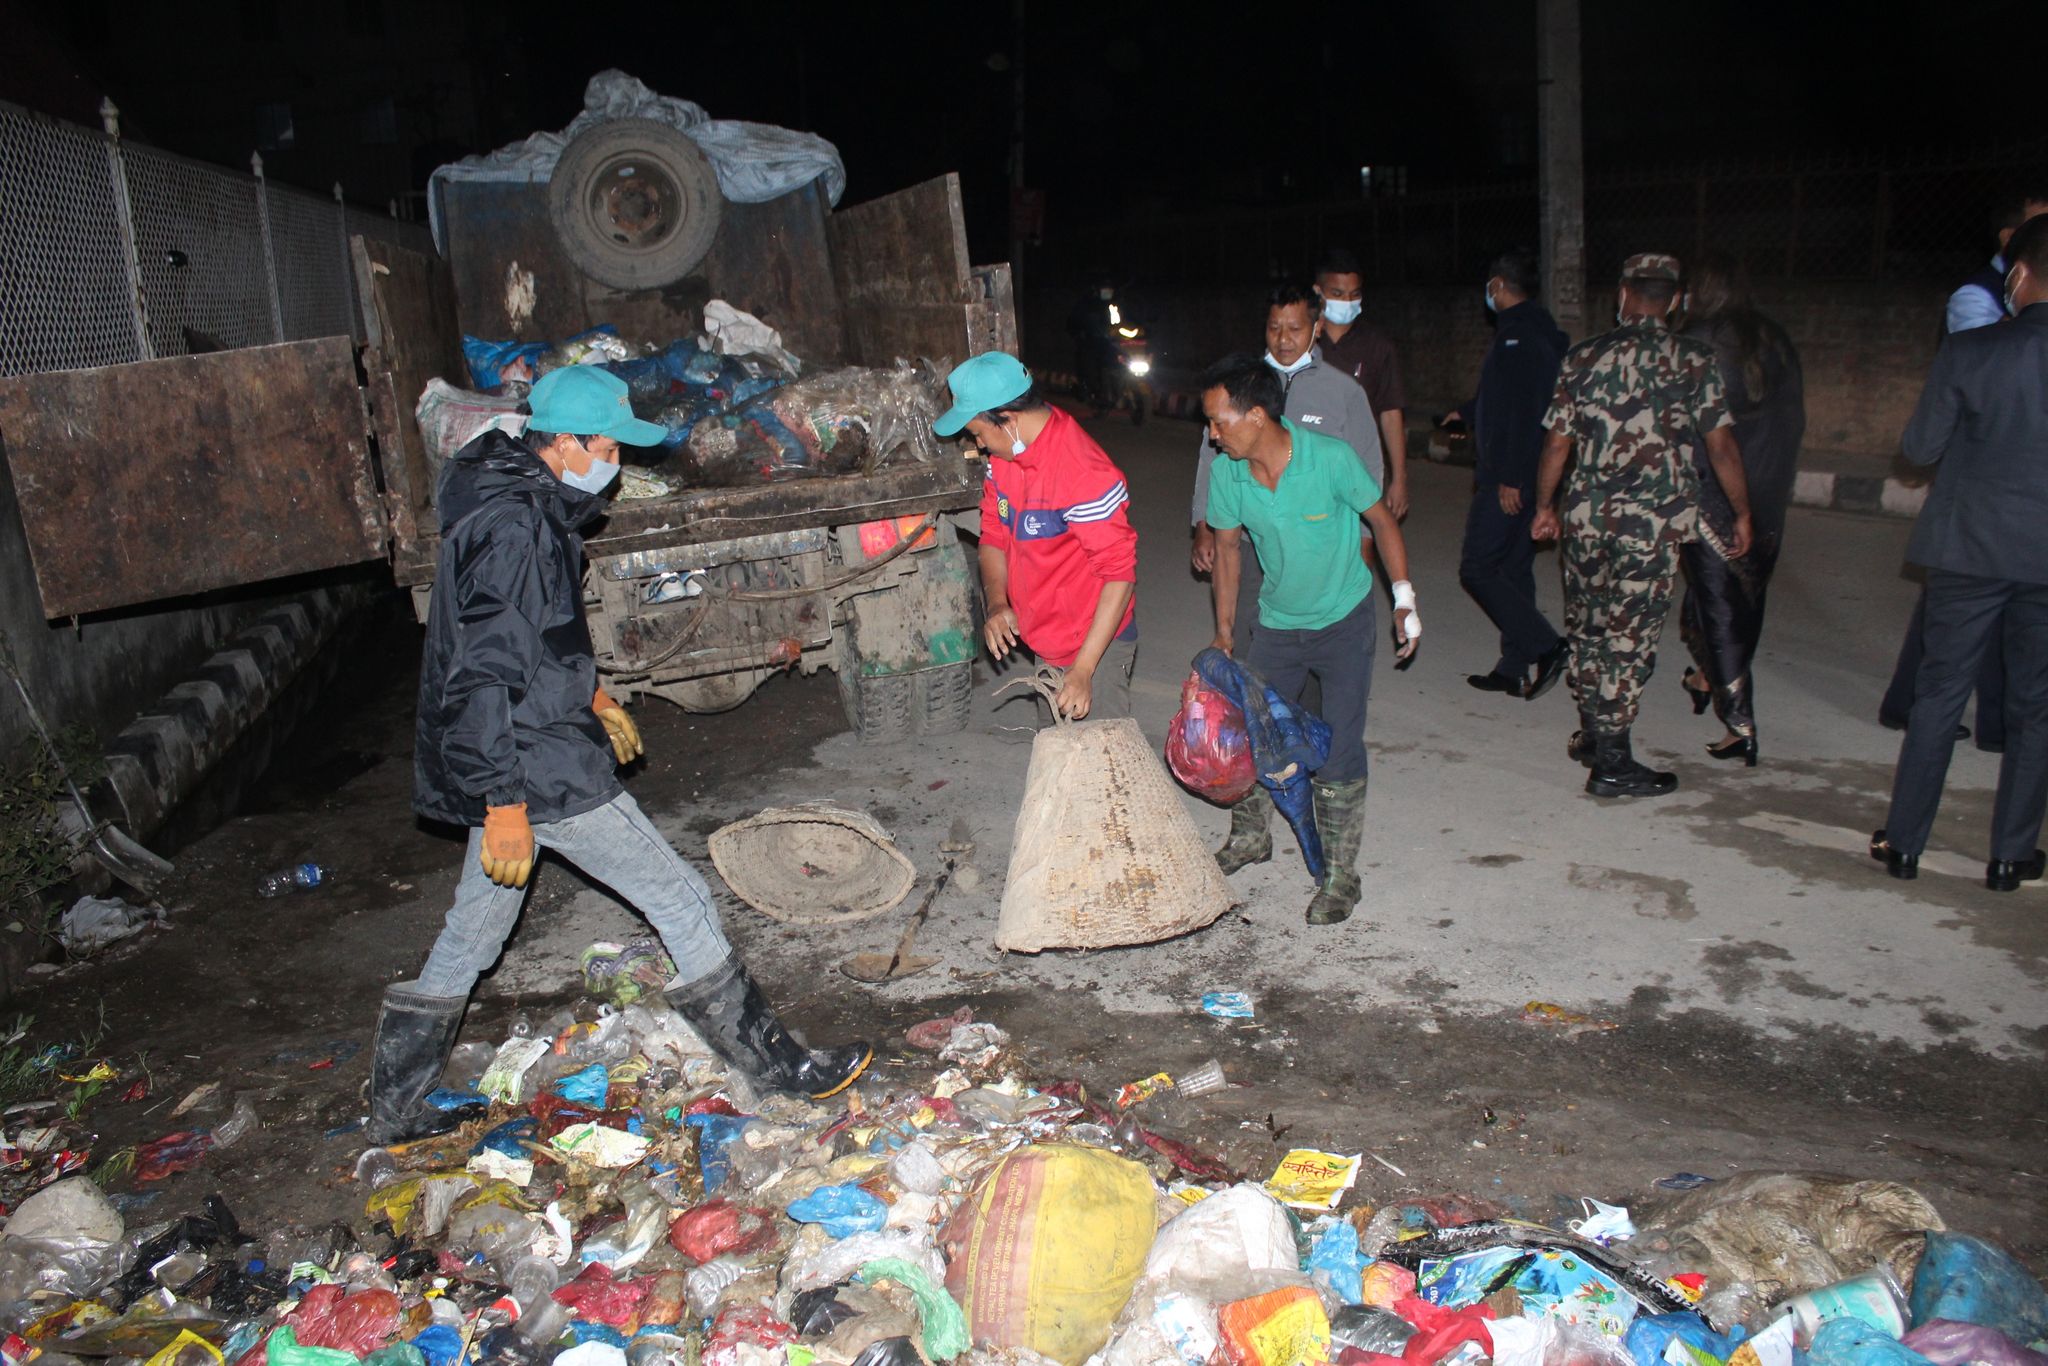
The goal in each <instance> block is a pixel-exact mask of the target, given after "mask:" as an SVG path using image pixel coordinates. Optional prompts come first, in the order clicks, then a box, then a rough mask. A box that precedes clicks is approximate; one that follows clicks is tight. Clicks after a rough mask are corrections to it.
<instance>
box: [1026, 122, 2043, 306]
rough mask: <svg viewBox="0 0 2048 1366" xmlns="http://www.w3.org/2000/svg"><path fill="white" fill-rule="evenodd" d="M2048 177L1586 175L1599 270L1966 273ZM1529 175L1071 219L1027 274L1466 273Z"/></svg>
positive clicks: (1523, 193)
mask: <svg viewBox="0 0 2048 1366" xmlns="http://www.w3.org/2000/svg"><path fill="white" fill-rule="evenodd" d="M2044 178H2048V141H2041V142H2036V143H2033V144H2030V145H2027V146H2022V147H2018V148H2007V149H2003V150H2000V151H1996V152H1989V153H1985V154H1983V155H1981V156H1977V157H1973V158H1966V159H1959V160H1949V161H1923V162H1909V161H1902V160H1893V161H1884V162H1854V163H1845V162H1832V163H1806V164H1800V165H1790V164H1787V165H1769V166H1762V165H1747V166H1719V167H1710V168H1702V169H1694V170H1679V169H1656V170H1649V171H1640V172H1624V171H1616V172H1596V173H1594V174H1591V175H1589V176H1588V178H1587V182H1586V198H1585V218H1586V269H1587V273H1588V274H1589V275H1590V276H1591V277H1592V278H1593V279H1594V280H1595V281H1598V280H1600V279H1602V278H1605V277H1606V276H1607V275H1608V274H1609V273H1610V272H1612V271H1614V270H1615V269H1616V268H1618V267H1619V266H1620V264H1621V262H1622V260H1623V258H1625V257H1626V256H1628V255H1629V254H1630V253H1633V252H1638V251H1670V252H1675V253H1677V254H1678V255H1679V256H1681V257H1684V256H1687V255H1698V254H1699V253H1700V252H1701V251H1702V250H1703V249H1706V248H1715V249H1718V250H1721V251H1725V252H1728V253H1730V254H1732V255H1733V256H1735V257H1736V258H1737V259H1738V260H1740V261H1741V262H1742V263H1743V264H1744V265H1745V266H1747V267H1748V269H1749V271H1750V273H1751V274H1752V275H1754V276H1756V277H1757V278H1759V279H1767V280H1843V279H1860V280H1947V279H1952V278H1954V279H1959V278H1961V277H1962V276H1964V275H1967V274H1968V273H1969V272H1970V271H1972V270H1974V269H1976V268H1977V267H1978V266H1981V265H1982V264H1984V262H1985V261H1986V260H1987V259H1988V258H1989V257H1990V255H1991V252H1992V249H1993V246H1994V243H1993V239H1992V235H1991V222H1990V220H1991V215H1992V212H1993V210H1994V206H1995V205H1996V204H1997V203H1998V202H1999V200H2000V199H2001V198H2002V197H2003V196H2004V195H2006V194H2008V193H2010V192H2011V191H2012V190H2014V189H2015V188H2024V187H2027V186H2036V185H2038V184H2039V182H2040V181H2041V180H2042V179H2044ZM1539 217H1540V215H1539V209H1538V197H1537V187H1536V184H1535V182H1534V181H1520V182H1500V183H1492V184H1483V185H1469V186H1452V187H1443V188H1435V189H1427V190H1419V191H1416V192H1413V193H1408V194H1399V195H1376V196H1373V197H1370V198H1361V199H1356V200H1351V201H1345V202H1337V203H1324V204H1306V205H1287V206H1281V207H1270V208H1226V209H1214V210H1206V211H1203V212H1200V213H1185V214H1172V215H1163V216H1159V217H1154V218H1148V219H1142V220H1137V221H1129V222H1121V223H1117V224H1115V225H1103V226H1098V227H1088V228H1077V229H1073V230H1069V231H1060V230H1058V229H1057V227H1056V228H1055V231H1054V233H1053V234H1051V235H1050V236H1049V238H1048V240H1047V241H1046V242H1045V243H1044V244H1043V245H1042V246H1040V247H1038V248H1035V249H1034V250H1033V251H1032V252H1031V254H1030V255H1029V256H1027V258H1026V260H1027V265H1028V268H1027V272H1026V273H1027V277H1029V276H1030V275H1032V274H1036V276H1037V277H1038V278H1039V279H1041V280H1043V281H1044V282H1045V283H1046V284H1047V285H1049V286H1050V285H1059V286H1062V287H1064V286H1070V285H1072V286H1079V285H1084V284H1087V283H1089V282H1090V281H1091V280H1092V279H1093V278H1096V277H1101V276H1108V277H1110V278H1112V279H1115V280H1118V281H1120V282H1130V283H1136V284H1141V285H1145V286H1152V287H1166V288H1172V287H1177V286H1200V285H1211V284H1222V283H1226V282H1242V281H1246V280H1252V281H1262V280H1269V279H1277V278H1282V277H1285V276H1290V275H1297V274H1301V273H1305V272H1306V271H1308V270H1309V269H1311V268H1312V267H1313V265H1314V263H1315V262H1316V261H1317V260H1318V259H1319V258H1320V257H1321V256H1322V254H1323V253H1324V252H1325V251H1327V250H1329V249H1331V248H1338V247H1341V248H1344V249H1346V250H1349V251H1351V252H1352V253H1353V254H1354V255H1356V256H1357V257H1358V259H1359V262H1360V264H1361V266H1362V267H1363V269H1364V270H1365V271H1366V273H1367V276H1368V279H1369V280H1371V281H1372V282H1373V283H1374V284H1375V285H1401V284H1414V285H1428V284H1453V283H1467V282H1470V281H1474V280H1477V279H1480V278H1481V277H1482V276H1483V274H1484V271H1485V269H1486V265H1487V262H1488V261H1489V259H1490V258H1491V257H1492V256H1493V255H1494V254H1495V253H1497V252H1499V251H1501V250H1502V249H1504V248H1507V247H1511V246H1517V245H1520V246H1529V247H1534V246H1535V244H1536V242H1537V240H1538V228H1539Z"/></svg>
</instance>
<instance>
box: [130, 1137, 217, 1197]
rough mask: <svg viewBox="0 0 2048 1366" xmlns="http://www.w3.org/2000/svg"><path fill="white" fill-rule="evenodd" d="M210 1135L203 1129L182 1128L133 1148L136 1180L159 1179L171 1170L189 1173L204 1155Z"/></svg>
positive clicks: (170, 1172)
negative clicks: (152, 1141)
mask: <svg viewBox="0 0 2048 1366" xmlns="http://www.w3.org/2000/svg"><path fill="white" fill-rule="evenodd" d="M212 1146H213V1136H212V1135H211V1134H209V1133H207V1132H206V1131H205V1130H203V1129H181V1130H179V1131H178V1132H177V1133H175V1134H165V1135H164V1136H163V1137H162V1138H159V1139H157V1140H156V1141H155V1142H154V1143H145V1144H143V1145H142V1146H141V1147H140V1148H137V1149H136V1150H135V1180H136V1182H137V1183H138V1184H140V1183H141V1182H144V1181H161V1180H163V1179H164V1178H165V1177H166V1176H169V1175H171V1174H172V1173H173V1172H189V1171H191V1170H192V1169H193V1168H194V1167H196V1166H198V1165H199V1164H200V1163H201V1162H202V1161H204V1160H205V1158H206V1150H207V1149H208V1148H211V1147H212Z"/></svg>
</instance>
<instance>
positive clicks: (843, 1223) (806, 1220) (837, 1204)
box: [789, 1186, 889, 1238]
mask: <svg viewBox="0 0 2048 1366" xmlns="http://www.w3.org/2000/svg"><path fill="white" fill-rule="evenodd" d="M789 1217H790V1218H792V1219H794V1220H796V1221H797V1222H798V1223H799V1224H816V1225H818V1226H819V1227H821V1228H823V1229H824V1230H825V1232H827V1233H829V1234H831V1235H832V1236H833V1237H834V1238H850V1237H852V1236H853V1235H854V1234H856V1233H873V1232H875V1231H876V1230H877V1229H879V1228H881V1227H882V1225H883V1224H885V1223H887V1222H888V1221H889V1207H888V1206H887V1205H885V1204H883V1203H882V1202H881V1201H880V1200H878V1199H876V1198H875V1197H874V1196H872V1195H870V1194H868V1193H867V1192H866V1191H864V1190H862V1189H861V1188H860V1187H859V1186H820V1187H818V1189H816V1190H814V1191H812V1192H811V1193H810V1194H809V1195H806V1196H805V1197H804V1198H803V1199H801V1200H798V1201H795V1202H793V1203H792V1204H791V1205H790V1207H789Z"/></svg>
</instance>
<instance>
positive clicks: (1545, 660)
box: [1522, 636, 1572, 702]
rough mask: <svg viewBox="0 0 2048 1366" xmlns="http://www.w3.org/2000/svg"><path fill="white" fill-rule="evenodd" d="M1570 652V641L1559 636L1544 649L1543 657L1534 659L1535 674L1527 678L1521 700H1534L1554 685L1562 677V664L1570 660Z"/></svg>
mask: <svg viewBox="0 0 2048 1366" xmlns="http://www.w3.org/2000/svg"><path fill="white" fill-rule="evenodd" d="M1571 654H1572V651H1571V642H1570V641H1568V640H1566V639H1565V638H1564V637H1563V636H1559V637H1558V638H1557V644H1555V645H1553V646H1551V647H1550V648H1549V649H1547V650H1545V651H1544V652H1543V657H1542V658H1541V659H1539V660H1537V661H1536V676H1535V677H1534V678H1532V679H1530V680H1529V686H1528V687H1526V688H1524V689H1522V698H1523V700H1524V701H1527V702H1534V701H1535V700H1536V699H1537V698H1539V697H1541V696H1543V694H1545V693H1547V692H1549V691H1550V690H1551V689H1552V688H1554V687H1556V686H1557V680H1558V679H1560V678H1563V677H1564V666H1565V665H1566V663H1568V662H1569V661H1570V659H1571Z"/></svg>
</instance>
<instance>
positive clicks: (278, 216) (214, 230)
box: [0, 104, 433, 375]
mask: <svg viewBox="0 0 2048 1366" xmlns="http://www.w3.org/2000/svg"><path fill="white" fill-rule="evenodd" d="M109 125H110V127H109V129H108V130H95V129H89V128H81V127H79V126H78V125H76V124H71V123H64V122H60V121H58V120H56V119H51V118H46V117H44V116H43V115H40V114H33V113H30V112H28V111H26V110H22V109H17V108H15V107H14V106H12V105H8V104H0V375H17V374H26V373H29V372H33V371H42V370H74V369H82V368H85V367H89V366H96V365H121V364H125V363H128V362H130V361H139V360H151V359H155V358H157V357H162V356H183V355H190V354H194V353H197V352H202V351H217V350H222V349H225V348H230V347H241V346H263V345H268V344H270V343H273V342H281V341H303V340H305V339H307V338H311V337H334V336H342V335H348V336H352V337H354V338H356V339H357V340H358V341H360V340H361V339H362V315H361V310H360V309H359V308H358V307H357V300H356V280H355V270H354V268H353V266H352V264H351V262H350V259H349V246H348V241H349V237H350V236H351V235H354V234H361V235H365V236H371V237H378V238H383V239H386V240H391V241H395V242H397V243H398V244H399V245H402V246H405V247H408V248H410V249H412V250H414V251H418V252H422V253H431V252H432V250H433V247H432V244H431V242H430V241H429V239H428V236H427V233H426V230H425V229H424V228H422V227H420V226H419V225H418V224H414V223H404V222H399V221H397V220H395V219H390V218H384V217H380V216H377V215H374V214H368V213H364V212H363V211H361V210H359V209H351V208H348V207H347V206H346V205H345V204H344V203H343V202H342V201H341V198H340V194H339V191H337V192H336V194H335V195H333V196H329V197H323V196H320V195H314V194H308V193H306V192H304V191H302V190H294V189H291V188H288V187H286V186H282V185H272V184H270V183H269V182H267V181H266V180H265V179H264V178H263V177H262V176H261V175H260V174H250V173H247V172H241V171H231V170H227V169H225V168H223V167H219V166H211V165H208V164H206V163H204V162H198V161H191V160H188V159H186V158H184V157H180V156H174V155H172V154H171V153H168V152H161V151H157V150H156V149H154V148H150V147H141V146H136V145H134V144H131V143H126V142H123V141H122V140H121V138H120V137H119V135H118V132H116V131H113V129H112V125H113V120H112V117H111V111H110V117H109Z"/></svg>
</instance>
